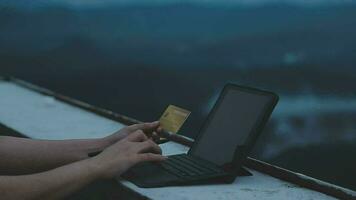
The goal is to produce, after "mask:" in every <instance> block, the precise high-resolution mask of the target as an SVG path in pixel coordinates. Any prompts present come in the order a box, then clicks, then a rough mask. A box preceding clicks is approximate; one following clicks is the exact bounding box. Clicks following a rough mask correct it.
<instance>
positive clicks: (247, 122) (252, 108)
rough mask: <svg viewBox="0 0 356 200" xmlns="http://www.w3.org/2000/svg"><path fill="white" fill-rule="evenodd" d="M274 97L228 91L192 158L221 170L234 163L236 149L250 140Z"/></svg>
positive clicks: (211, 117)
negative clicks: (209, 163)
mask: <svg viewBox="0 0 356 200" xmlns="http://www.w3.org/2000/svg"><path fill="white" fill-rule="evenodd" d="M272 100H273V97H272V96H271V95H266V94H264V93H261V92H253V90H252V91H249V90H248V89H245V88H243V89H239V87H227V88H225V89H224V91H223V92H222V94H221V96H220V98H219V100H218V101H217V103H216V105H215V106H214V108H213V110H212V111H211V113H210V114H209V116H208V119H207V121H206V122H205V124H204V127H203V128H202V130H201V132H200V134H199V136H198V139H197V141H196V143H195V144H194V146H193V147H192V149H191V152H190V154H193V155H195V156H198V157H200V158H203V159H205V160H208V161H210V162H213V163H215V164H217V165H219V166H222V165H224V164H227V163H231V162H232V160H233V158H234V152H235V150H236V147H237V145H253V144H247V138H248V136H249V135H250V133H251V132H252V130H253V129H255V128H256V126H259V122H260V119H261V117H262V116H264V115H265V114H266V112H267V109H266V108H268V107H269V106H270V105H271V103H272V102H273V101H272Z"/></svg>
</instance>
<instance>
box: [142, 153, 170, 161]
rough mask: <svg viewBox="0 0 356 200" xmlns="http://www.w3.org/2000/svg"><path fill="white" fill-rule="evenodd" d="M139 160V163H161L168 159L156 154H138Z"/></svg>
mask: <svg viewBox="0 0 356 200" xmlns="http://www.w3.org/2000/svg"><path fill="white" fill-rule="evenodd" d="M137 159H138V160H137V162H160V161H164V160H166V159H167V157H165V156H162V155H159V154H154V153H144V154H138V157H137Z"/></svg>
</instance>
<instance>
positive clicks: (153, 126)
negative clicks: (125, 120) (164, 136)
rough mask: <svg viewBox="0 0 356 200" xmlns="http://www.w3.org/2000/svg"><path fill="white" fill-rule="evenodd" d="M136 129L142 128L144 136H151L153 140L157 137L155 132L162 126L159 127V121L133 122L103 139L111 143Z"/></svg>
mask: <svg viewBox="0 0 356 200" xmlns="http://www.w3.org/2000/svg"><path fill="white" fill-rule="evenodd" d="M137 130H142V131H143V132H144V133H145V134H146V136H148V137H152V138H153V139H154V140H155V139H157V138H159V137H158V135H157V134H158V133H159V132H160V131H161V130H162V128H160V127H159V121H155V122H150V123H141V124H134V125H131V126H126V127H125V128H122V129H121V130H119V131H117V132H115V133H114V134H112V135H109V136H107V137H105V138H104V140H106V141H107V142H108V144H110V145H111V144H114V143H116V142H117V141H119V140H121V139H123V138H125V137H126V136H128V135H129V134H131V133H133V132H135V131H137Z"/></svg>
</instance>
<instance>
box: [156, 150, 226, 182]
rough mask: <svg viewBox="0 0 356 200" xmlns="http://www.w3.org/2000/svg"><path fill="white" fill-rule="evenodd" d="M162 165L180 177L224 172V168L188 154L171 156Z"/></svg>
mask: <svg viewBox="0 0 356 200" xmlns="http://www.w3.org/2000/svg"><path fill="white" fill-rule="evenodd" d="M161 165H162V167H163V168H164V169H165V170H167V171H168V172H171V173H173V174H175V175H177V176H180V177H194V176H204V175H212V174H217V173H224V171H223V170H222V169H220V168H219V167H217V166H214V165H213V164H207V162H206V161H201V160H199V159H195V158H194V157H191V156H189V155H187V154H181V155H174V156H169V157H168V159H167V160H165V161H164V162H162V163H161Z"/></svg>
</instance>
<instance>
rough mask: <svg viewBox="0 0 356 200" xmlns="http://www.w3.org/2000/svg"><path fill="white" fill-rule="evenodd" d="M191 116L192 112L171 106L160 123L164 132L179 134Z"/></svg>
mask: <svg viewBox="0 0 356 200" xmlns="http://www.w3.org/2000/svg"><path fill="white" fill-rule="evenodd" d="M189 115H190V111H188V110H185V109H183V108H179V107H177V106H173V105H169V106H168V107H167V109H166V110H165V111H164V113H163V114H162V116H161V118H160V119H159V122H160V125H161V127H162V128H163V130H164V131H166V132H169V133H177V132H178V131H179V129H180V128H181V127H182V125H183V124H184V122H185V120H186V119H187V118H188V116H189Z"/></svg>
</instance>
